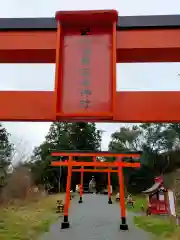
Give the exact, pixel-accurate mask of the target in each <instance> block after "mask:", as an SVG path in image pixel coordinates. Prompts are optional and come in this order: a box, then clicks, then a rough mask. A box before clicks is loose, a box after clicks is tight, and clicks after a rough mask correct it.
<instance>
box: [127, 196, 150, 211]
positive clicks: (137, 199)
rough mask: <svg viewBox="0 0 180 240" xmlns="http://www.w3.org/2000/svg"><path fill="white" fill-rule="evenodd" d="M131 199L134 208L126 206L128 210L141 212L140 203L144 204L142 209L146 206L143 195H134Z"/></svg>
mask: <svg viewBox="0 0 180 240" xmlns="http://www.w3.org/2000/svg"><path fill="white" fill-rule="evenodd" d="M133 200H134V201H135V203H134V208H133V207H131V206H130V207H128V206H126V207H127V210H128V211H132V212H135V213H142V205H143V206H144V209H146V208H147V200H146V198H145V197H144V196H134V197H133Z"/></svg>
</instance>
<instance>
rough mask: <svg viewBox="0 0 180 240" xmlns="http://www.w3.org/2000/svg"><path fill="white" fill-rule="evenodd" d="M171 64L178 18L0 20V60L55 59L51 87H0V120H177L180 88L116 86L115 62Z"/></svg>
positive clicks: (178, 43)
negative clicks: (132, 89)
mask: <svg viewBox="0 0 180 240" xmlns="http://www.w3.org/2000/svg"><path fill="white" fill-rule="evenodd" d="M173 61H174V62H178V61H180V15H177V16H146V17H145V16H141V17H120V18H118V14H117V12H116V11H114V10H105V11H74V12H73V11H72V12H68V11H61V12H57V13H56V20H55V19H54V18H52V19H47V18H42V19H32V18H30V19H0V63H55V64H56V80H55V89H54V91H1V92H0V101H1V103H2V104H1V111H0V120H1V121H34V122H35V121H95V122H98V121H99V122H133V123H135V122H179V121H180V111H179V108H180V92H179V91H177V92H174V91H173V92H157V91H156V92H153V91H151V92H143V91H140V92H130V91H129V92H117V91H116V63H121V62H131V63H133V62H173ZM3 104H4V105H3ZM113 155H114V154H113ZM70 159H71V157H70ZM70 162H71V161H70ZM73 164H74V163H73ZM93 164H94V165H93V166H95V165H96V164H95V163H93ZM118 166H119V165H118ZM69 169H71V167H70V168H69ZM70 171H71V170H70Z"/></svg>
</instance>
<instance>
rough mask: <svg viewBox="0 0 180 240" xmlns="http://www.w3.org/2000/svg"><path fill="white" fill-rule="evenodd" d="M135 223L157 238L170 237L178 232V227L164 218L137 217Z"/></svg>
mask: <svg viewBox="0 0 180 240" xmlns="http://www.w3.org/2000/svg"><path fill="white" fill-rule="evenodd" d="M134 222H135V224H136V225H137V226H138V227H140V228H142V229H144V230H146V231H147V232H151V233H153V234H155V235H156V236H166V237H168V236H170V235H172V234H173V233H174V232H175V230H176V225H175V224H174V223H173V222H171V221H170V220H169V219H164V218H163V217H157V216H148V217H147V216H135V217H134Z"/></svg>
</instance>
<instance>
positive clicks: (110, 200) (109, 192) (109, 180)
mask: <svg viewBox="0 0 180 240" xmlns="http://www.w3.org/2000/svg"><path fill="white" fill-rule="evenodd" d="M108 170H109V171H108V198H109V200H108V203H109V204H112V199H111V173H110V169H108Z"/></svg>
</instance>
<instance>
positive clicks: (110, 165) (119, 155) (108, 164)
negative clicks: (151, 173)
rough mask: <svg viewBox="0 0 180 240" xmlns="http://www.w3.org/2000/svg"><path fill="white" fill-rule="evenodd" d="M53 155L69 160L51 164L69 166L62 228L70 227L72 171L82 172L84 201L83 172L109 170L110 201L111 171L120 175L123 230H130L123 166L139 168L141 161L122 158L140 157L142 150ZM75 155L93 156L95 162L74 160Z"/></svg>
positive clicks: (55, 153) (121, 225) (54, 153)
mask: <svg viewBox="0 0 180 240" xmlns="http://www.w3.org/2000/svg"><path fill="white" fill-rule="evenodd" d="M51 155H52V156H53V157H60V156H64V157H65V156H66V157H68V161H67V160H66V161H64V162H60V161H52V163H51V166H53V167H57V166H66V167H68V175H67V184H66V198H65V208H64V221H63V222H62V224H61V228H62V229H64V228H69V226H70V224H69V218H68V212H69V211H68V210H69V206H70V187H71V176H72V172H81V184H80V185H81V186H80V189H81V190H80V201H79V202H82V188H83V186H82V185H83V173H84V172H107V173H108V195H109V203H110V201H111V198H110V172H117V173H118V177H119V186H120V208H121V224H120V229H121V230H128V225H127V222H126V208H125V199H124V177H123V172H122V168H123V167H134V168H139V167H140V163H139V162H135V163H129V162H123V161H122V158H124V157H133V158H139V157H140V155H141V154H140V152H136V153H135V152H129V153H110V152H61V151H58V152H53V153H52V154H51ZM73 157H92V159H93V162H83V161H78V162H77V161H74V160H73ZM97 157H115V158H116V159H117V161H114V162H97V161H96V158H97ZM73 167H81V168H80V169H73ZM84 167H103V168H106V169H83V168H84ZM113 167H117V170H113V169H110V168H113Z"/></svg>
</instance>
